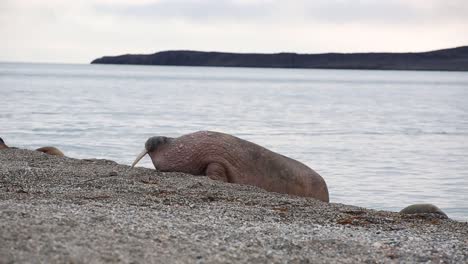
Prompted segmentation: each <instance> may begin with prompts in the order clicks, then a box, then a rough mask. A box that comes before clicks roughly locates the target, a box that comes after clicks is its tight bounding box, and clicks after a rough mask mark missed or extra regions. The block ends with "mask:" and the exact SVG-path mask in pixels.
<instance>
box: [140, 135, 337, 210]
mask: <svg viewBox="0 0 468 264" xmlns="http://www.w3.org/2000/svg"><path fill="white" fill-rule="evenodd" d="M146 151H147V153H148V154H149V155H150V157H151V159H152V161H153V164H154V166H155V168H156V169H159V170H161V171H177V172H185V173H189V174H193V175H206V176H208V177H209V178H211V179H213V180H219V181H225V182H230V183H238V184H247V185H254V186H258V187H260V188H263V189H265V190H267V191H271V192H278V193H286V194H292V195H298V196H305V197H313V198H316V199H318V200H321V201H324V202H328V201H329V197H328V189H327V185H326V183H325V181H324V179H323V178H322V177H321V176H320V175H319V174H318V173H316V172H315V171H314V170H312V169H311V168H309V167H307V166H306V165H304V164H302V163H300V162H298V161H296V160H293V159H290V158H288V157H285V156H283V155H281V154H278V153H275V152H272V151H270V150H268V149H266V148H264V147H261V146H259V145H256V144H254V143H252V142H249V141H246V140H243V139H240V138H237V137H234V136H231V135H228V134H223V133H218V132H210V131H201V132H195V133H192V134H188V135H184V136H181V137H178V138H167V137H153V138H150V139H148V141H147V143H146Z"/></svg>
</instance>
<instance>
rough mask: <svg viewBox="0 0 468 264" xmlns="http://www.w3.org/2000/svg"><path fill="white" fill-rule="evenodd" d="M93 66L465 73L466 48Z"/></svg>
mask: <svg viewBox="0 0 468 264" xmlns="http://www.w3.org/2000/svg"><path fill="white" fill-rule="evenodd" d="M91 63H93V64H135V65H172V66H220V67H264V68H316V69H376V70H441V71H468V46H463V47H458V48H452V49H443V50H435V51H428V52H414V53H413V52H411V53H323V54H297V53H275V54H261V53H226V52H202V51H188V50H178V51H162V52H157V53H154V54H148V55H142V54H126V55H120V56H105V57H102V58H99V59H95V60H93V61H92V62H91Z"/></svg>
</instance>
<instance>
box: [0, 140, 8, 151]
mask: <svg viewBox="0 0 468 264" xmlns="http://www.w3.org/2000/svg"><path fill="white" fill-rule="evenodd" d="M6 148H8V146H7V145H6V144H5V141H3V139H2V138H0V149H6Z"/></svg>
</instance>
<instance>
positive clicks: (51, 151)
mask: <svg viewBox="0 0 468 264" xmlns="http://www.w3.org/2000/svg"><path fill="white" fill-rule="evenodd" d="M36 151H40V152H43V153H45V154H49V155H54V156H59V157H63V156H65V155H64V154H63V152H62V151H60V150H59V149H58V148H56V147H42V148H38V149H36Z"/></svg>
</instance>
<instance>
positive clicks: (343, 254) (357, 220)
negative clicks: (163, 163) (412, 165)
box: [0, 149, 468, 263]
mask: <svg viewBox="0 0 468 264" xmlns="http://www.w3.org/2000/svg"><path fill="white" fill-rule="evenodd" d="M0 214H1V216H0V217H1V219H2V221H1V222H0V241H3V242H0V259H2V261H5V262H10V261H12V262H31V261H40V262H78V263H82V262H90V261H93V262H132V261H135V262H155V261H158V262H184V263H186V262H197V263H219V262H242V263H244V262H262V263H263V262H268V263H271V262H286V261H291V262H301V261H302V262H312V263H329V262H339V263H355V262H384V263H393V262H440V261H442V262H449V263H451V262H454V263H455V262H459V263H461V262H466V261H468V223H467V222H458V221H454V220H451V219H441V218H438V217H436V216H432V215H428V216H424V215H400V214H398V213H395V212H389V211H378V210H372V209H366V208H361V207H356V206H351V205H344V204H337V203H330V204H327V203H323V202H319V201H317V200H314V199H311V198H303V197H295V196H288V195H282V194H277V193H269V192H266V191H264V190H262V189H259V188H256V187H253V186H243V185H237V184H228V183H222V182H215V181H212V180H210V179H208V178H207V177H202V176H193V175H187V174H183V173H163V172H157V171H155V170H153V169H148V168H142V167H137V168H135V169H132V170H130V169H129V166H126V165H120V164H117V163H116V162H113V161H109V160H98V159H83V160H78V159H73V158H67V157H64V158H61V157H55V156H49V155H46V154H43V153H39V152H35V151H28V150H20V149H6V150H1V151H0Z"/></svg>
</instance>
